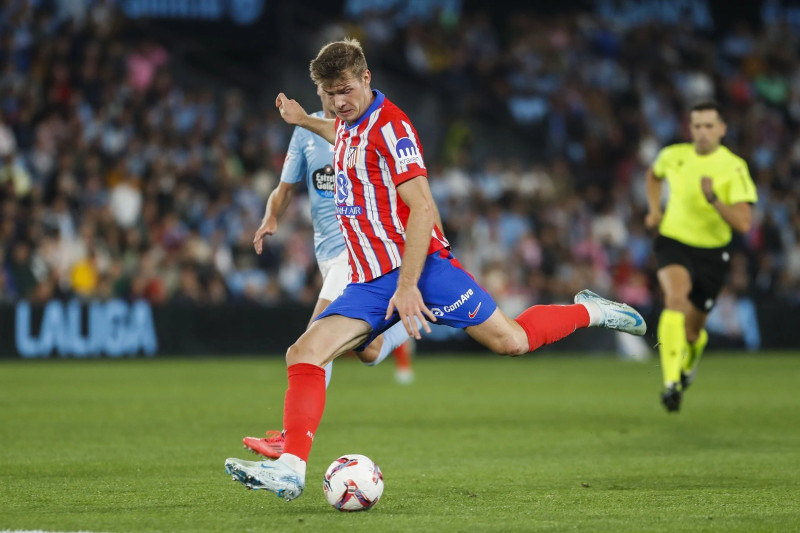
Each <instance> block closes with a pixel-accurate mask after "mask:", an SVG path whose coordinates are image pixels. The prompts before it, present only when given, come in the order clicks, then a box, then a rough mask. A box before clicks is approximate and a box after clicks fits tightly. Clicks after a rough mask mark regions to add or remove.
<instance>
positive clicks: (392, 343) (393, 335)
mask: <svg viewBox="0 0 800 533" xmlns="http://www.w3.org/2000/svg"><path fill="white" fill-rule="evenodd" d="M416 320H417V327H418V328H422V323H421V322H420V321H419V319H418V318H417V319H416ZM407 340H408V332H407V331H406V327H405V326H404V325H403V323H402V322H398V323H397V324H395V325H394V326H392V327H390V328H389V329H387V330H386V331H384V332H383V345H382V346H381V351H380V353H379V354H378V358H377V359H375V360H374V361H373V362H371V363H367V366H375V365H378V364H380V363H381V361H383V360H384V359H386V358H387V357H389V354H390V353H392V352H393V351H394V350H395V348H397V347H398V346H400V345H401V344H403V343H404V342H406V341H407Z"/></svg>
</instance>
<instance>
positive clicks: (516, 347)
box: [493, 337, 528, 357]
mask: <svg viewBox="0 0 800 533" xmlns="http://www.w3.org/2000/svg"><path fill="white" fill-rule="evenodd" d="M523 344H524V345H523ZM493 349H494V352H495V353H497V354H498V355H508V356H511V357H516V356H518V355H522V354H525V353H527V352H528V343H527V342H525V343H521V342H520V340H519V339H516V338H514V337H503V338H501V339H499V340H498V342H497V345H496V346H495V347H493Z"/></svg>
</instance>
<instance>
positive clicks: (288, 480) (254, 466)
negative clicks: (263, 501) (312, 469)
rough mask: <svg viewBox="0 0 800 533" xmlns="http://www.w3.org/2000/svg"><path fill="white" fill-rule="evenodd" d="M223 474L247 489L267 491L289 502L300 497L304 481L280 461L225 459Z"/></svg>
mask: <svg viewBox="0 0 800 533" xmlns="http://www.w3.org/2000/svg"><path fill="white" fill-rule="evenodd" d="M225 472H226V473H228V474H230V475H231V477H232V478H233V480H234V481H238V482H239V483H241V484H242V485H244V486H245V487H247V488H248V489H253V490H260V489H267V490H269V491H272V492H274V493H275V494H277V495H278V497H279V498H283V499H284V500H286V501H287V502H288V501H291V500H294V499H295V498H297V497H298V496H300V495H301V494H302V493H303V489H304V488H305V485H306V484H305V480H304V479H303V478H302V477H301V476H300V474H298V473H297V472H295V471H294V470H292V469H291V468H290V467H289V465H287V464H286V463H284V462H282V461H245V460H242V459H234V458H229V459H225Z"/></svg>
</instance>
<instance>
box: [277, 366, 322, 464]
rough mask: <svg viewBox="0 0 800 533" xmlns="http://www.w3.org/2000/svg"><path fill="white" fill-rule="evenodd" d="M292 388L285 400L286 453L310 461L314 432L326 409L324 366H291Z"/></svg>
mask: <svg viewBox="0 0 800 533" xmlns="http://www.w3.org/2000/svg"><path fill="white" fill-rule="evenodd" d="M288 373H289V388H288V389H287V390H286V399H285V400H284V402H283V429H284V430H285V431H286V442H285V444H284V445H283V451H284V452H285V453H291V454H292V455H296V456H297V457H299V458H300V459H302V460H303V461H308V455H309V454H310V453H311V445H312V444H313V443H314V433H315V432H316V431H317V427H319V421H320V420H322V412H323V411H324V410H325V369H324V368H321V367H318V366H317V365H311V364H308V363H297V364H294V365H291V366H290V367H289V368H288Z"/></svg>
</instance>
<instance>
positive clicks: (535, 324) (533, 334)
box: [514, 304, 589, 352]
mask: <svg viewBox="0 0 800 533" xmlns="http://www.w3.org/2000/svg"><path fill="white" fill-rule="evenodd" d="M514 320H516V321H517V323H518V324H519V325H520V326H522V329H524V330H525V333H527V334H528V345H529V351H531V352H532V351H534V350H535V349H537V348H539V347H540V346H544V345H545V344H551V343H553V342H556V341H557V340H560V339H563V338H564V337H566V336H567V335H569V334H570V333H572V332H574V331H575V330H576V329H578V328H585V327H588V326H589V311H587V310H586V308H585V307H584V306H583V305H581V304H573V305H534V306H533V307H529V308H527V309H526V310H525V311H523V312H522V314H520V315H519V316H518V317H517V318H515V319H514Z"/></svg>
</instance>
